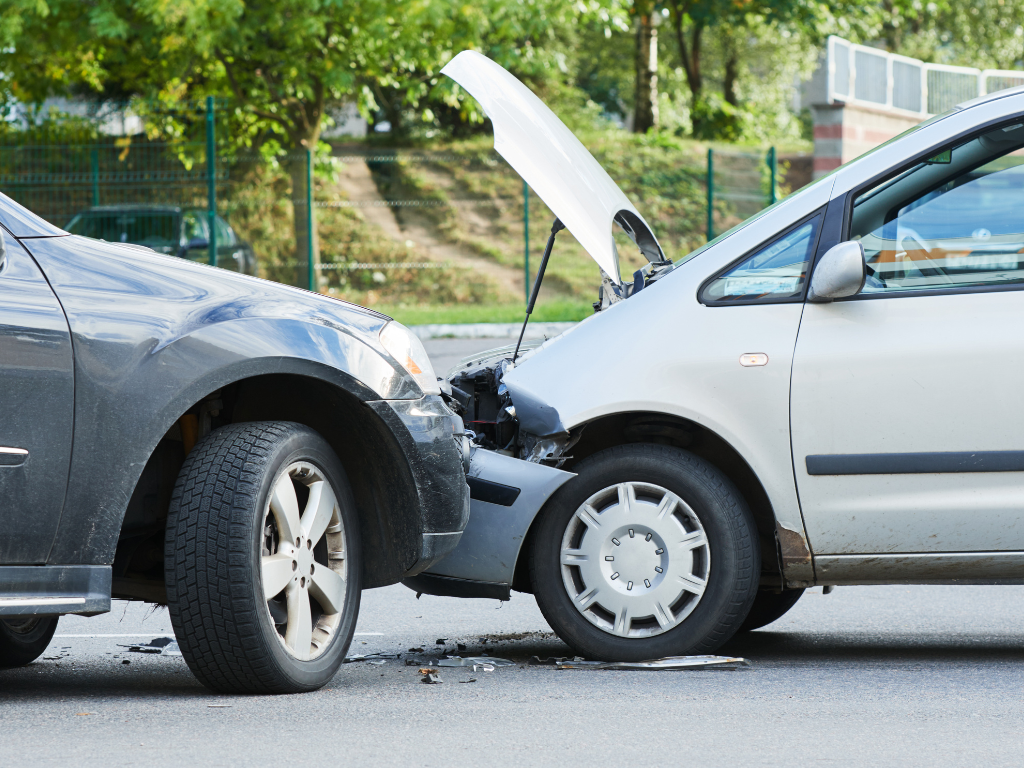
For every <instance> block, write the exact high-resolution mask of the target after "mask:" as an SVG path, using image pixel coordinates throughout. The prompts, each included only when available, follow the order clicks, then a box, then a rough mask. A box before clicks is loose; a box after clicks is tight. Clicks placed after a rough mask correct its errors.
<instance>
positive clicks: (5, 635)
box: [0, 616, 58, 669]
mask: <svg viewBox="0 0 1024 768" xmlns="http://www.w3.org/2000/svg"><path fill="white" fill-rule="evenodd" d="M57 619H58V617H57V616H26V617H23V618H22V617H16V616H14V617H11V618H9V619H0V669H6V668H8V667H22V666H24V665H26V664H31V663H32V662H33V661H35V660H36V659H38V658H39V657H40V656H42V655H43V651H45V650H46V646H48V645H49V644H50V641H51V640H52V639H53V633H54V632H56V631H57Z"/></svg>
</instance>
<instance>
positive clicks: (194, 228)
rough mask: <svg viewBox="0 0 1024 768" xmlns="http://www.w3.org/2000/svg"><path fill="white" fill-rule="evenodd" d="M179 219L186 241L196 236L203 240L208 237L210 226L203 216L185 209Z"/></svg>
mask: <svg viewBox="0 0 1024 768" xmlns="http://www.w3.org/2000/svg"><path fill="white" fill-rule="evenodd" d="M181 219H182V224H183V227H182V229H183V234H184V237H185V242H186V243H187V242H190V241H192V240H194V239H195V238H197V237H201V238H203V239H204V240H208V239H209V238H210V228H209V226H208V225H207V223H206V219H205V218H204V217H203V216H201V215H199V214H198V213H196V212H194V211H187V212H185V213H183V214H182V215H181Z"/></svg>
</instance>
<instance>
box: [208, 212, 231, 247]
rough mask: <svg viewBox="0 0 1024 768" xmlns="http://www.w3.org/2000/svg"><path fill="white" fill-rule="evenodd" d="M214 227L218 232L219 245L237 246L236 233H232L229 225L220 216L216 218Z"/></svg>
mask: <svg viewBox="0 0 1024 768" xmlns="http://www.w3.org/2000/svg"><path fill="white" fill-rule="evenodd" d="M213 221H214V224H213V226H214V227H215V228H216V232H217V245H234V244H235V233H234V231H232V229H231V227H229V226H228V223H227V222H226V221H224V219H222V218H221V217H220V216H218V217H217V218H215V219H214V220H213Z"/></svg>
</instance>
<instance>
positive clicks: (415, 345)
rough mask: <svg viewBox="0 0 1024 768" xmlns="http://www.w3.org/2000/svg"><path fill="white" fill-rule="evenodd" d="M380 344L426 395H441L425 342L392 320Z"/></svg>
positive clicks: (382, 334)
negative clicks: (424, 345)
mask: <svg viewBox="0 0 1024 768" xmlns="http://www.w3.org/2000/svg"><path fill="white" fill-rule="evenodd" d="M380 343H381V345H382V346H383V347H384V349H386V350H387V351H388V354H390V355H391V356H392V357H393V358H395V360H397V361H398V364H399V365H401V366H402V367H403V368H405V370H407V371H408V372H409V375H410V376H412V377H413V378H414V379H415V380H416V383H417V384H419V387H420V389H422V390H423V394H425V395H439V394H441V388H440V387H439V386H437V376H435V375H434V367H433V366H432V365H431V364H430V358H429V357H428V356H427V350H425V349H424V348H423V342H421V341H420V340H419V338H418V337H417V336H416V334H414V333H413V332H412V331H410V330H409V329H408V328H406V327H405V326H404V325H402V324H401V323H396V322H395V321H394V320H392V321H391V322H390V323H388V324H387V325H385V326H384V328H382V329H381V332H380Z"/></svg>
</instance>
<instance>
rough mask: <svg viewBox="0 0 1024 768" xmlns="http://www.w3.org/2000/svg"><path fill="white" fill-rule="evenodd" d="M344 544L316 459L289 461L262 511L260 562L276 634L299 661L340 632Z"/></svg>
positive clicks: (342, 530) (332, 499)
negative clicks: (310, 462) (314, 462)
mask: <svg viewBox="0 0 1024 768" xmlns="http://www.w3.org/2000/svg"><path fill="white" fill-rule="evenodd" d="M346 544H347V542H346V539H345V528H344V525H343V523H342V520H341V514H340V509H339V507H338V501H337V497H336V496H335V493H334V490H333V489H332V488H331V484H330V483H329V482H328V481H327V480H326V478H325V477H324V475H323V473H322V472H321V471H320V470H318V469H317V468H316V467H315V466H313V465H312V464H309V463H307V462H296V463H294V464H291V465H289V466H288V467H287V468H286V469H285V470H284V471H283V472H282V473H281V474H280V475H279V477H278V478H277V480H276V481H275V482H274V486H273V490H272V491H271V494H270V500H269V502H268V504H267V509H266V512H265V513H264V521H263V542H262V552H261V561H260V565H261V572H262V581H263V593H264V596H265V598H266V601H267V610H268V611H269V613H270V617H271V621H272V622H273V623H274V625H275V626H276V628H277V633H278V639H279V640H280V642H281V643H282V645H283V646H284V648H285V650H286V651H287V652H288V653H289V654H290V655H291V656H293V657H294V658H296V659H298V660H300V661H308V660H310V659H315V658H316V657H317V656H319V655H320V654H322V653H323V652H324V651H325V650H326V648H327V647H328V646H329V645H330V643H331V641H332V640H333V638H334V637H335V635H336V631H337V629H338V625H339V624H340V622H341V618H342V613H343V610H344V604H345V592H346V581H347V580H348V571H347V562H346Z"/></svg>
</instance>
